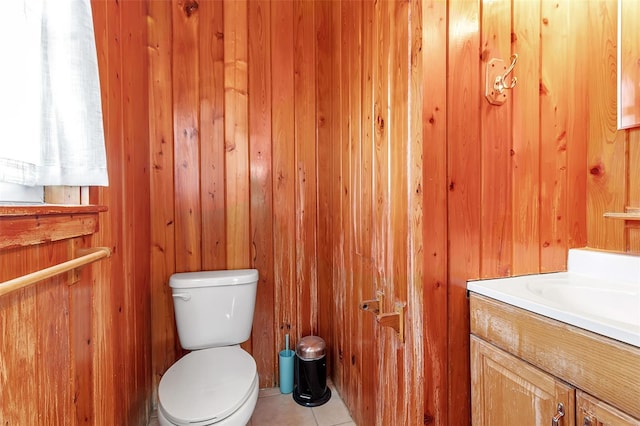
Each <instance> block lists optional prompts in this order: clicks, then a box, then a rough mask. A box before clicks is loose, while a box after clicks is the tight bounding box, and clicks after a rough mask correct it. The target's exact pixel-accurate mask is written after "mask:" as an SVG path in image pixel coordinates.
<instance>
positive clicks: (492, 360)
mask: <svg viewBox="0 0 640 426" xmlns="http://www.w3.org/2000/svg"><path fill="white" fill-rule="evenodd" d="M471 380H472V382H471V389H472V398H473V399H472V406H473V410H472V411H473V416H472V422H471V424H472V425H473V426H508V425H512V424H514V423H520V424H536V425H542V424H545V423H546V422H547V421H550V420H551V419H553V417H554V415H555V414H556V413H557V404H559V403H561V404H562V405H563V407H564V409H565V411H566V414H565V415H566V417H565V418H564V419H562V422H563V423H564V424H565V425H567V426H573V425H575V423H574V412H575V389H574V388H572V387H571V386H570V385H568V384H567V383H564V382H563V381H561V380H559V379H557V378H555V377H553V376H552V375H550V374H547V373H545V372H544V371H541V370H539V369H538V368H536V367H534V366H532V365H530V364H528V363H526V362H525V361H523V360H521V359H518V358H516V357H515V356H513V355H511V354H509V353H506V352H504V351H501V350H500V349H498V348H496V347H495V346H493V345H491V344H489V343H487V342H485V341H483V340H482V339H479V338H478V337H477V336H474V335H471Z"/></svg>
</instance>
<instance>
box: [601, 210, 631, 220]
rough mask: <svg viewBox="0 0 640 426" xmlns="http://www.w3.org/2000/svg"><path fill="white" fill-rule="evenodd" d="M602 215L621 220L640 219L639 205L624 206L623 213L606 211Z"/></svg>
mask: <svg viewBox="0 0 640 426" xmlns="http://www.w3.org/2000/svg"><path fill="white" fill-rule="evenodd" d="M604 217H608V218H611V219H623V220H640V207H625V209H624V213H621V212H606V213H605V214H604Z"/></svg>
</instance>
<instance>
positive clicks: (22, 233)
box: [0, 213, 98, 249]
mask: <svg viewBox="0 0 640 426" xmlns="http://www.w3.org/2000/svg"><path fill="white" fill-rule="evenodd" d="M97 229H98V215H97V214H96V213H89V214H85V213H83V214H55V215H50V214H47V215H44V216H23V217H20V216H0V249H8V248H14V247H19V246H25V245H34V244H41V243H44V242H47V241H59V240H64V239H67V238H73V237H78V236H81V235H90V234H93V233H94V232H96V231H97Z"/></svg>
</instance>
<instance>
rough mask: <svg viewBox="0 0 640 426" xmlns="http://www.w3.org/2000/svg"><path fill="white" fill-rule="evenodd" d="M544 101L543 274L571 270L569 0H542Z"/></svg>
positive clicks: (541, 155) (542, 104)
mask: <svg viewBox="0 0 640 426" xmlns="http://www.w3.org/2000/svg"><path fill="white" fill-rule="evenodd" d="M541 6H542V11H541V13H542V18H543V25H542V29H541V42H540V45H541V52H542V56H541V57H542V59H541V61H542V62H541V66H542V69H541V74H542V75H541V89H540V91H541V96H540V126H541V129H542V130H541V133H540V137H541V146H540V157H541V161H540V177H541V182H540V205H541V206H545V209H544V210H543V211H541V213H540V240H541V243H542V246H541V248H540V270H541V271H542V272H550V271H560V270H563V269H566V257H567V238H568V223H567V144H568V137H567V130H568V123H567V116H568V114H569V111H568V107H569V105H568V100H567V97H568V92H567V86H568V85H567V84H566V76H565V75H562V74H559V73H558V72H557V70H558V67H559V66H561V64H565V63H566V61H567V55H568V54H569V50H568V46H567V40H568V22H569V15H568V12H569V2H568V1H561V2H556V1H542V3H541Z"/></svg>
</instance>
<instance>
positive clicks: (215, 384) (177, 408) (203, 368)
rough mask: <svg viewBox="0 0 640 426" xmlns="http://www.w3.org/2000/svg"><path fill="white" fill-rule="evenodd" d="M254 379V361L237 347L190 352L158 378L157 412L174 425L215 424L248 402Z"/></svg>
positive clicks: (255, 378) (256, 377) (254, 385)
mask: <svg viewBox="0 0 640 426" xmlns="http://www.w3.org/2000/svg"><path fill="white" fill-rule="evenodd" d="M257 380H258V374H257V371H256V363H255V360H254V359H253V358H252V357H251V355H249V354H248V353H247V352H245V351H244V350H243V349H242V348H241V347H240V346H238V345H235V346H224V347H219V348H210V349H202V350H197V351H193V352H190V353H189V354H187V355H185V356H184V357H182V358H181V359H180V360H178V361H177V362H176V363H175V364H173V365H172V366H171V367H170V368H169V370H167V372H166V373H165V374H164V375H163V376H162V379H161V380H160V385H159V388H158V399H159V409H160V410H161V411H162V413H163V414H164V416H165V417H166V418H167V420H169V421H170V422H171V423H173V424H176V425H190V426H197V425H210V424H215V423H218V422H221V421H222V420H224V419H225V418H227V417H228V416H230V415H231V414H233V413H234V412H235V411H236V410H238V409H239V408H240V407H241V406H242V405H243V404H244V403H245V402H246V401H247V399H249V396H250V395H251V393H252V391H253V390H254V389H255V388H256V386H257Z"/></svg>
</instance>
